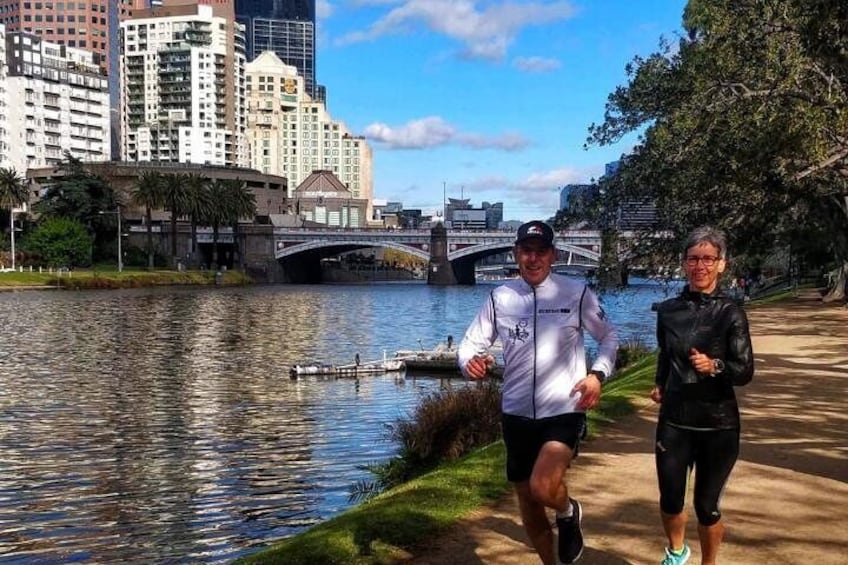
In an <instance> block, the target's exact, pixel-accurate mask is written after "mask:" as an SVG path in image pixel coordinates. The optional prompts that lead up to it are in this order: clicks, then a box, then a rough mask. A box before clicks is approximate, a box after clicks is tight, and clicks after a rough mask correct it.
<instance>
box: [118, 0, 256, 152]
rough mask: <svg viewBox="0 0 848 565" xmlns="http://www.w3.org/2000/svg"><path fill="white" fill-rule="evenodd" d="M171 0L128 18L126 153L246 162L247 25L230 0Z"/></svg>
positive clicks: (125, 23)
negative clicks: (237, 17)
mask: <svg viewBox="0 0 848 565" xmlns="http://www.w3.org/2000/svg"><path fill="white" fill-rule="evenodd" d="M208 1H209V2H210V4H207V5H199V4H198V3H197V0H195V1H194V2H192V3H190V2H185V1H182V0H170V1H168V2H164V3H163V5H162V6H161V7H153V8H151V9H149V10H138V11H135V12H134V13H133V15H132V17H130V18H129V19H126V20H124V21H123V22H121V37H122V42H121V43H122V53H121V125H122V129H123V133H122V136H121V155H122V158H123V159H125V160H128V161H170V162H180V163H200V164H211V165H229V166H247V165H248V163H249V158H248V148H247V141H246V138H245V131H246V126H247V117H246V104H245V86H244V81H245V74H244V73H245V54H244V33H243V27H242V26H241V25H239V24H237V23H235V21H234V19H233V18H232V16H231V14H232V5H231V4H229V5H227V3H226V2H224V1H223V0H208Z"/></svg>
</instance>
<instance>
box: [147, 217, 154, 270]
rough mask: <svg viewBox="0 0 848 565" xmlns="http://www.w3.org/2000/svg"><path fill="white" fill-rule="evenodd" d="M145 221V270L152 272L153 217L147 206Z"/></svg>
mask: <svg viewBox="0 0 848 565" xmlns="http://www.w3.org/2000/svg"><path fill="white" fill-rule="evenodd" d="M145 221H146V222H147V269H148V270H149V271H152V270H153V267H155V264H154V261H153V217H152V214H151V212H150V207H149V206H148V207H147V209H146V210H145Z"/></svg>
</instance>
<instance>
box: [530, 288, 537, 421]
mask: <svg viewBox="0 0 848 565" xmlns="http://www.w3.org/2000/svg"><path fill="white" fill-rule="evenodd" d="M530 290H532V291H533V419H534V420H535V419H536V352H537V350H536V348H537V346H538V343H536V287H534V286H531V287H530Z"/></svg>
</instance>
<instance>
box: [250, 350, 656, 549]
mask: <svg viewBox="0 0 848 565" xmlns="http://www.w3.org/2000/svg"><path fill="white" fill-rule="evenodd" d="M655 367H656V358H655V356H654V355H649V356H648V357H645V358H643V359H641V360H640V361H639V362H637V363H636V364H634V365H633V366H632V367H629V368H625V369H624V370H623V371H621V374H620V375H619V376H618V377H617V378H616V379H614V380H613V381H611V382H610V383H609V384H607V386H606V387H605V388H604V393H603V396H602V399H601V405H600V407H599V408H598V409H597V410H595V411H593V412H592V413H591V414H590V429H591V430H593V433H597V431H598V428H599V427H601V426H603V425H604V424H606V423H609V422H612V421H615V420H617V419H619V418H621V417H622V416H625V415H627V414H630V413H631V412H633V410H634V409H635V407H636V406H637V405H638V403H639V399H644V398H646V395H647V394H648V392H649V390H650V388H651V386H652V385H653V382H654V370H655ZM505 465H506V462H505V453H504V447H503V442H496V443H494V444H492V445H490V446H487V447H485V448H482V449H479V450H477V451H475V452H473V453H472V454H471V455H469V456H467V457H465V458H463V459H460V460H458V461H455V462H452V463H447V464H444V465H442V466H440V467H439V468H438V469H437V470H435V471H433V472H431V473H428V474H426V475H423V476H421V477H419V478H417V479H413V480H411V481H409V482H407V483H404V484H403V485H400V486H398V487H396V488H393V489H391V490H388V491H386V492H384V493H382V494H380V495H378V496H376V497H375V498H373V499H370V500H369V501H367V502H365V503H363V504H360V505H359V506H356V507H354V508H352V509H350V510H348V511H347V512H345V513H343V514H340V515H339V516H337V517H335V518H333V519H331V520H328V521H326V522H324V523H322V524H320V525H318V526H315V527H314V528H311V529H309V530H307V531H306V532H304V533H302V534H299V535H296V536H293V537H291V538H287V539H285V540H282V541H281V542H279V543H277V544H276V545H274V546H272V547H270V548H268V549H265V550H263V551H260V552H258V553H255V554H252V555H249V556H247V557H245V558H243V559H241V560H240V561H239V563H242V564H245V565H246V564H274V563H281V564H282V563H285V564H286V565H299V564H303V565H306V564H309V565H312V564H314V563H321V564H322V565H323V564H335V563H338V564H352V565H377V564H388V563H394V562H396V561H398V560H400V559H402V558H404V556H408V555H409V553H410V552H411V551H413V550H414V548H415V547H416V546H419V545H421V544H422V543H423V542H425V541H426V540H428V539H432V537H433V536H435V535H437V534H438V533H439V532H441V531H443V530H445V529H447V528H449V527H450V526H452V525H454V524H456V523H457V522H458V521H459V520H461V519H462V518H464V517H465V516H467V515H468V514H469V513H470V512H472V511H474V510H477V509H479V508H480V507H482V506H486V505H489V504H492V503H494V502H495V501H496V500H498V499H500V498H501V497H502V496H504V495H505V494H506V493H507V492H508V491H509V488H510V486H509V483H507V481H506V477H505V474H504V468H505Z"/></svg>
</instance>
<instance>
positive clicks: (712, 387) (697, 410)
mask: <svg viewBox="0 0 848 565" xmlns="http://www.w3.org/2000/svg"><path fill="white" fill-rule="evenodd" d="M725 241H726V240H725V236H724V234H723V233H722V232H721V231H718V230H716V229H714V228H710V227H702V228H698V229H696V230H695V231H693V232H692V234H691V235H690V236H689V238H688V239H687V240H686V243H685V245H684V256H683V269H684V270H685V272H686V278H687V280H688V285H687V286H686V288H684V289H683V292H682V293H681V294H680V295H679V296H678V297H676V298H672V299H670V300H666V301H665V302H662V303H660V305H659V307H658V309H657V344H658V346H659V355H658V358H657V372H656V378H655V382H656V386H654V388H653V390H652V391H651V398H652V399H653V400H654V402H658V403H660V415H659V421H658V422H657V430H656V444H655V458H656V466H657V478H658V482H659V490H660V511H661V512H660V514H661V516H662V524H663V529H664V530H665V535H666V537H667V538H668V546H667V547H666V549H665V558H664V559H663V561H662V563H661V565H682V564H683V563H686V562H687V561H688V560H689V556H690V555H691V551H690V549H689V546H688V545H687V544H686V543H685V540H684V535H685V532H686V514H685V512H684V510H683V508H684V499H685V495H686V492H687V488H686V487H687V478H688V476H689V474H690V473H691V471H692V469H693V468H694V470H695V486H694V506H695V513H696V515H697V517H698V537H699V539H700V542H701V563H702V565H714V564H715V562H716V556H717V555H718V549H719V546H720V545H721V540H722V537H723V534H724V524H723V523H722V520H721V510H720V509H719V501H720V498H721V493H722V491H723V490H724V486H725V484H726V482H727V479H728V477H729V476H730V471H731V470H732V469H733V466H734V464H735V463H736V458H737V457H738V455H739V429H740V424H739V422H740V418H739V406H738V405H737V402H736V394H735V392H734V387H735V386H741V385H745V384H747V383H748V382H750V381H751V378H752V377H753V375H754V356H753V352H752V350H751V336H750V335H749V333H748V319H747V317H746V316H745V311H744V310H743V309H742V308H741V307H740V306H739V305H738V304H737V302H736V301H734V300H732V299H731V298H730V297H728V296H725V294H724V293H723V292H722V291H721V289H720V288H719V286H718V279H719V276H720V275H721V273H723V272H724V270H725V268H726V266H727V259H726V253H727V246H726V243H725ZM745 288H746V289H747V288H748V285H747V284H746V287H745Z"/></svg>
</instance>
